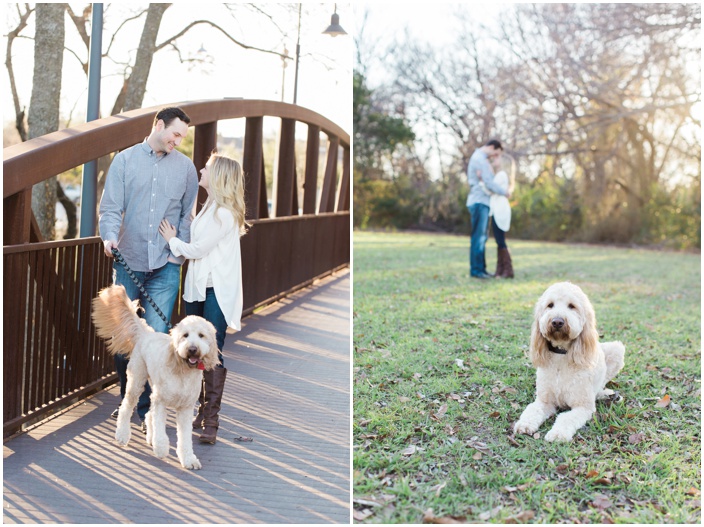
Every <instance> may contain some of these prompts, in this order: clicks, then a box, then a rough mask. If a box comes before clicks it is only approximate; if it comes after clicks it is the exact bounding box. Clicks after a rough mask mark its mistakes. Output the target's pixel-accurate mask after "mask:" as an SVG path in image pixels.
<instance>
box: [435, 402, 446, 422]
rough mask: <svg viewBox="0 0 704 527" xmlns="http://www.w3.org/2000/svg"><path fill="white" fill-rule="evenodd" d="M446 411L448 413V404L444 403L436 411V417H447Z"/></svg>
mask: <svg viewBox="0 0 704 527" xmlns="http://www.w3.org/2000/svg"><path fill="white" fill-rule="evenodd" d="M446 413H447V405H446V404H443V405H442V406H441V407H440V408H439V409H438V411H437V412H436V413H435V417H437V418H438V419H442V418H443V417H445V414H446Z"/></svg>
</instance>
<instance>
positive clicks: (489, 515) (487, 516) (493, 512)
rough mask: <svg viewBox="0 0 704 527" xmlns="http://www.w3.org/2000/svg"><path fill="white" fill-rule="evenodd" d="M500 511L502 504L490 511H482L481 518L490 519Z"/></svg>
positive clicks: (483, 519)
mask: <svg viewBox="0 0 704 527" xmlns="http://www.w3.org/2000/svg"><path fill="white" fill-rule="evenodd" d="M499 512H501V505H499V506H498V507H494V508H493V509H491V510H490V511H486V512H482V513H481V514H480V515H479V519H480V520H482V521H486V520H489V519H491V518H493V517H494V516H496V515H497V514H498V513H499Z"/></svg>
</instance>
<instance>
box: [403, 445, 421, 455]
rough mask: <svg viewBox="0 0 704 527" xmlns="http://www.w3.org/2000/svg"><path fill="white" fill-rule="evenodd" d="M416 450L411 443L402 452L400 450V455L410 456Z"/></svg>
mask: <svg viewBox="0 0 704 527" xmlns="http://www.w3.org/2000/svg"><path fill="white" fill-rule="evenodd" d="M416 450H417V448H416V446H415V445H411V446H409V447H408V448H406V449H405V450H404V451H403V452H401V455H402V456H412V455H413V454H415V453H416Z"/></svg>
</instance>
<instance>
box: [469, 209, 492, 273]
mask: <svg viewBox="0 0 704 527" xmlns="http://www.w3.org/2000/svg"><path fill="white" fill-rule="evenodd" d="M467 209H468V210H469V214H470V215H471V216H472V242H471V245H470V248H469V272H470V274H471V275H472V276H480V275H482V274H484V273H486V256H485V247H486V238H487V229H488V227H489V207H488V206H487V205H483V204H481V203H475V204H474V205H470V206H469V207H467Z"/></svg>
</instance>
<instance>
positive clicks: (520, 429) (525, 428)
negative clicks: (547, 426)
mask: <svg viewBox="0 0 704 527" xmlns="http://www.w3.org/2000/svg"><path fill="white" fill-rule="evenodd" d="M537 430H538V429H537V428H536V427H535V426H533V425H532V424H530V423H527V422H525V421H518V422H517V423H516V424H515V425H513V433H514V434H528V435H533V434H535V432H536V431H537Z"/></svg>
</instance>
